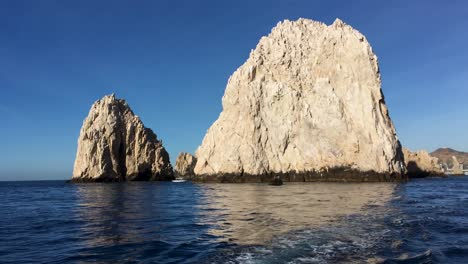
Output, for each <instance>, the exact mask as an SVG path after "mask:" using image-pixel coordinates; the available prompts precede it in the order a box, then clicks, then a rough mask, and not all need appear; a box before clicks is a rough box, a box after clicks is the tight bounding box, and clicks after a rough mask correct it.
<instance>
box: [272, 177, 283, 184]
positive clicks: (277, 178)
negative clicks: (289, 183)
mask: <svg viewBox="0 0 468 264" xmlns="http://www.w3.org/2000/svg"><path fill="white" fill-rule="evenodd" d="M270 185H274V186H280V185H283V181H282V180H281V178H280V177H279V176H276V177H275V178H274V179H273V181H271V183H270Z"/></svg>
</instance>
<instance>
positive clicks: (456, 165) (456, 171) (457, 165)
mask: <svg viewBox="0 0 468 264" xmlns="http://www.w3.org/2000/svg"><path fill="white" fill-rule="evenodd" d="M452 164H453V165H452V175H463V170H462V168H461V166H460V162H458V159H457V157H455V156H452Z"/></svg>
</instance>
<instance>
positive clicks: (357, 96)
mask: <svg viewBox="0 0 468 264" xmlns="http://www.w3.org/2000/svg"><path fill="white" fill-rule="evenodd" d="M222 103H223V111H222V112H221V114H220V116H219V118H218V119H217V120H216V122H215V123H214V124H213V125H212V126H211V127H210V129H209V130H208V131H207V133H206V135H205V138H204V140H203V142H202V144H201V146H200V147H199V148H198V150H197V152H196V155H195V156H196V157H197V159H198V160H197V164H196V166H195V169H194V172H195V174H197V175H198V177H197V179H198V180H200V181H220V182H249V181H269V180H271V175H273V174H281V175H283V178H284V179H285V180H286V181H288V180H290V181H314V180H319V181H320V180H325V181H340V180H346V181H392V180H396V179H400V177H401V175H402V173H403V169H404V162H403V154H402V151H401V146H400V143H399V141H398V138H397V136H396V132H395V128H394V126H393V123H392V121H391V119H390V117H389V113H388V110H387V106H386V105H385V100H384V96H383V94H382V91H381V81H380V72H379V67H378V63H377V57H376V55H375V54H374V53H373V51H372V48H371V46H370V45H369V43H368V42H367V40H366V38H365V37H364V36H363V35H362V34H361V33H359V32H358V31H357V30H355V29H353V28H352V27H351V26H349V25H346V24H345V23H343V22H342V21H341V20H339V19H337V20H336V21H335V22H334V23H333V24H332V25H330V26H327V25H325V24H323V23H320V22H316V21H312V20H308V19H299V20H297V21H288V20H285V21H283V22H280V23H278V25H277V26H276V27H274V28H273V29H272V31H271V33H270V34H269V35H268V36H266V37H262V38H261V39H260V42H259V43H258V45H257V47H256V48H255V49H254V50H252V51H251V53H250V56H249V58H248V59H247V61H246V62H245V63H244V64H243V65H242V66H241V67H240V68H238V69H237V70H236V71H235V72H234V74H233V75H232V76H231V77H230V78H229V81H228V84H227V87H226V91H225V94H224V96H223V99H222Z"/></svg>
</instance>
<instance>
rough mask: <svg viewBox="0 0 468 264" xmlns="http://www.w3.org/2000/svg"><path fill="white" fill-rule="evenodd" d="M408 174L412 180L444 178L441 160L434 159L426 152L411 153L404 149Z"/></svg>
mask: <svg viewBox="0 0 468 264" xmlns="http://www.w3.org/2000/svg"><path fill="white" fill-rule="evenodd" d="M403 155H404V157H405V164H406V170H407V174H408V176H409V177H411V178H418V177H428V176H442V175H443V171H442V170H441V168H440V165H439V159H438V158H436V157H432V156H431V155H429V153H427V151H425V150H420V151H417V152H411V151H410V150H408V149H406V148H403Z"/></svg>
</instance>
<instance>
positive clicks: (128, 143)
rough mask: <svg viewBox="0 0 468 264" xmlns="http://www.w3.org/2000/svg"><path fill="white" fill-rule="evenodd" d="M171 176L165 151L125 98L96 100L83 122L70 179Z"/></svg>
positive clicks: (109, 179) (145, 178)
mask: <svg viewBox="0 0 468 264" xmlns="http://www.w3.org/2000/svg"><path fill="white" fill-rule="evenodd" d="M172 178H173V172H172V166H171V164H170V162H169V154H168V153H167V152H166V150H165V149H164V147H163V146H162V142H161V141H159V140H158V139H157V137H156V135H155V134H154V133H153V131H152V130H151V129H149V128H146V127H144V125H143V123H142V122H141V120H140V118H138V116H136V115H135V114H134V113H133V112H132V110H131V109H130V107H129V106H128V104H127V103H126V102H125V100H122V99H116V98H115V96H114V95H108V96H105V97H104V98H102V99H101V100H98V101H96V102H95V103H94V104H93V106H92V107H91V110H90V111H89V114H88V117H86V119H85V120H84V122H83V126H82V127H81V132H80V136H79V138H78V150H77V153H76V159H75V166H74V169H73V178H72V181H75V182H82V181H83V182H86V181H97V182H101V181H136V180H141V181H146V180H170V179H172Z"/></svg>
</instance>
